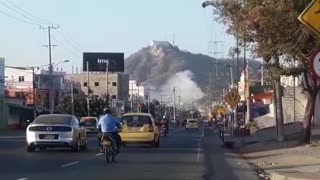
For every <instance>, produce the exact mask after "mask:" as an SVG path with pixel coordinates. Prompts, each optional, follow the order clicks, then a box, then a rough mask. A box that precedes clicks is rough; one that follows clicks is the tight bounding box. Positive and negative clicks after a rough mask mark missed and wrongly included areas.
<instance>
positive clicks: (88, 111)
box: [87, 61, 90, 117]
mask: <svg viewBox="0 0 320 180" xmlns="http://www.w3.org/2000/svg"><path fill="white" fill-rule="evenodd" d="M89 80H90V79H89V61H87V87H88V88H87V90H88V95H87V114H88V117H89V116H90V81H89Z"/></svg>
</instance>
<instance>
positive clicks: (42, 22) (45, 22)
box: [5, 0, 50, 25]
mask: <svg viewBox="0 0 320 180" xmlns="http://www.w3.org/2000/svg"><path fill="white" fill-rule="evenodd" d="M5 1H6V2H8V3H9V4H11V5H12V6H14V7H15V8H17V9H19V10H20V11H22V12H23V13H25V14H27V15H29V16H30V17H32V18H33V19H35V20H37V21H38V22H40V23H41V24H47V25H49V24H50V23H48V21H45V20H43V19H40V18H38V17H36V16H33V15H32V14H30V13H28V12H27V11H25V10H23V9H21V8H20V7H18V6H17V5H15V4H14V3H13V2H11V1H9V0H5Z"/></svg>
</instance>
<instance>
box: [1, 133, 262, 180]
mask: <svg viewBox="0 0 320 180" xmlns="http://www.w3.org/2000/svg"><path fill="white" fill-rule="evenodd" d="M220 144H221V143H220V141H219V140H218V138H217V136H216V135H215V134H214V133H213V130H212V129H207V128H204V129H203V131H201V130H200V131H198V132H186V131H185V130H184V129H183V128H179V129H174V130H172V131H171V132H170V134H169V135H168V136H167V137H162V139H161V147H160V148H151V147H148V146H144V145H142V146H140V145H129V146H128V147H127V148H124V149H123V150H122V153H121V154H120V155H119V156H118V157H117V163H115V164H110V165H105V164H104V161H103V158H102V156H101V155H100V154H98V152H97V148H96V138H95V137H90V139H89V149H88V151H86V152H80V153H73V152H70V151H69V150H54V149H49V150H45V151H41V152H35V153H27V152H26V150H25V142H24V138H21V137H17V138H8V137H6V138H1V137H0V163H1V165H0V179H1V180H18V179H20V180H23V179H24V180H26V179H27V180H43V179H46V180H51V179H52V180H57V179H60V180H62V179H77V180H78V179H79V180H82V179H83V180H88V179H92V180H100V179H101V180H102V179H103V180H104V179H112V180H156V179H159V180H160V179H163V180H200V179H208V180H209V179H210V180H211V179H214V180H220V179H221V180H222V179H226V180H233V179H234V180H237V179H246V180H256V179H257V177H256V175H255V172H254V171H253V170H251V169H250V167H249V166H248V165H247V164H246V163H245V162H243V161H242V160H241V159H239V157H238V156H237V155H235V154H233V153H231V152H228V151H226V150H225V149H223V148H221V147H220Z"/></svg>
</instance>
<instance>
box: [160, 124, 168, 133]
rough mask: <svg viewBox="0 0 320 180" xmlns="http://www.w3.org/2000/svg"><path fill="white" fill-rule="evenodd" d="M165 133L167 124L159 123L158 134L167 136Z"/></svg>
mask: <svg viewBox="0 0 320 180" xmlns="http://www.w3.org/2000/svg"><path fill="white" fill-rule="evenodd" d="M167 133H168V129H167V126H166V125H164V124H163V125H161V129H160V134H161V135H163V136H167Z"/></svg>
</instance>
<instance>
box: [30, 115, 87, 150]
mask: <svg viewBox="0 0 320 180" xmlns="http://www.w3.org/2000/svg"><path fill="white" fill-rule="evenodd" d="M83 126H84V124H82V123H79V121H78V119H77V118H76V117H75V116H73V115H68V114H49V115H40V116H38V117H37V118H36V119H35V120H34V121H33V123H31V124H29V126H28V127H27V129H26V139H27V151H28V152H34V151H35V149H36V148H40V149H45V148H48V147H70V148H71V149H72V150H73V151H74V152H78V151H79V150H85V149H86V148H87V133H86V130H85V128H84V127H83Z"/></svg>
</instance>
